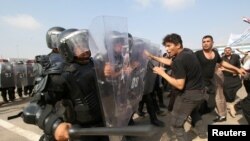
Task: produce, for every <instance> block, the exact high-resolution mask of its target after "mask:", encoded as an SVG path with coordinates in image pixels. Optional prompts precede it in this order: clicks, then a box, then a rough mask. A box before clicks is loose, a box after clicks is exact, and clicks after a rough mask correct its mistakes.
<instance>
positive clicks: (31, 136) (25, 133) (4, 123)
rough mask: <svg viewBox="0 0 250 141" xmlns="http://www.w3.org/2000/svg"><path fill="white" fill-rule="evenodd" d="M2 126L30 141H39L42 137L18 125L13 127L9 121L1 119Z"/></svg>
mask: <svg viewBox="0 0 250 141" xmlns="http://www.w3.org/2000/svg"><path fill="white" fill-rule="evenodd" d="M0 126H1V127H3V128H5V129H7V130H9V131H11V132H13V133H16V134H18V135H20V136H23V137H25V138H27V139H28V140H29V141H38V140H39V138H40V136H41V135H38V134H36V133H34V132H31V131H28V130H25V129H22V128H20V127H18V126H16V125H13V124H11V123H9V122H7V121H4V120H2V119H0Z"/></svg>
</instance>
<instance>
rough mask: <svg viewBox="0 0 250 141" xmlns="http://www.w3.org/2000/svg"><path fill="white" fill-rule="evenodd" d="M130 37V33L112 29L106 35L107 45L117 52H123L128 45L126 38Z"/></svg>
mask: <svg viewBox="0 0 250 141" xmlns="http://www.w3.org/2000/svg"><path fill="white" fill-rule="evenodd" d="M127 38H128V34H127V33H126V34H122V33H120V32H118V31H112V32H110V33H108V34H107V35H106V40H105V43H106V47H111V48H109V49H110V50H112V51H111V52H113V51H114V53H115V54H122V51H123V49H124V46H125V45H126V39H127Z"/></svg>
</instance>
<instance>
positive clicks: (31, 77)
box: [26, 63, 35, 86]
mask: <svg viewBox="0 0 250 141" xmlns="http://www.w3.org/2000/svg"><path fill="white" fill-rule="evenodd" d="M26 67H27V86H33V85H34V80H35V74H34V71H33V67H34V63H26Z"/></svg>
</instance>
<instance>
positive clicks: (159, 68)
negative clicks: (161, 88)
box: [153, 67, 165, 76]
mask: <svg viewBox="0 0 250 141" xmlns="http://www.w3.org/2000/svg"><path fill="white" fill-rule="evenodd" d="M153 71H154V73H156V74H159V75H161V76H162V74H164V73H165V70H164V68H163V67H154V68H153Z"/></svg>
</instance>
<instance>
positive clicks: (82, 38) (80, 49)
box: [65, 30, 91, 59]
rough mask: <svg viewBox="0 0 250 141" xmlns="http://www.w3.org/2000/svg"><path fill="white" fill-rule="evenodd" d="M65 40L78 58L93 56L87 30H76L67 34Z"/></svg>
mask: <svg viewBox="0 0 250 141" xmlns="http://www.w3.org/2000/svg"><path fill="white" fill-rule="evenodd" d="M65 40H67V41H66V42H67V45H68V46H69V48H70V50H71V51H72V53H73V55H74V56H75V57H76V58H80V59H88V58H89V57H90V56H91V53H90V50H89V43H88V31H87V30H79V31H75V32H73V33H71V34H69V35H68V36H66V37H65Z"/></svg>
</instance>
